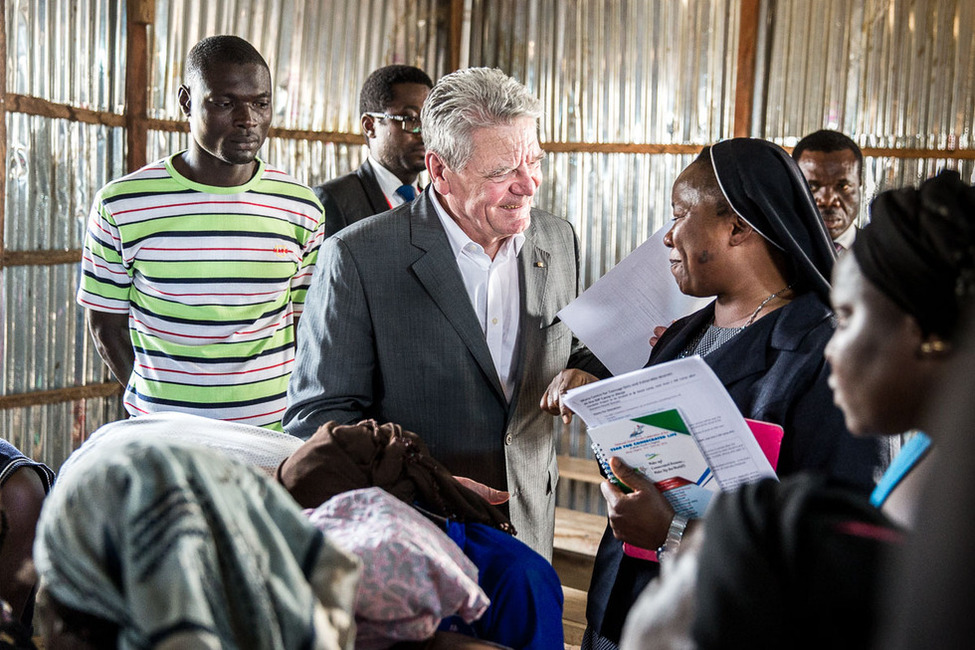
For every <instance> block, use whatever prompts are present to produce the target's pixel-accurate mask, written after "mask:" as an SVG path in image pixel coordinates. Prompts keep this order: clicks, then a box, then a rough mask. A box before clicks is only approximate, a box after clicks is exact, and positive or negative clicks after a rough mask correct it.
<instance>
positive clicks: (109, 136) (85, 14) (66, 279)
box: [0, 0, 125, 466]
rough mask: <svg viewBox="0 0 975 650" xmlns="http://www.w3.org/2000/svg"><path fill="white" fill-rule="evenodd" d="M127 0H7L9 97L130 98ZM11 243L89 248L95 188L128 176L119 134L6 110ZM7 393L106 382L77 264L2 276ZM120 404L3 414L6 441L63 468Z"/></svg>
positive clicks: (85, 104) (0, 378) (18, 247)
mask: <svg viewBox="0 0 975 650" xmlns="http://www.w3.org/2000/svg"><path fill="white" fill-rule="evenodd" d="M124 5H125V2H124V0H92V1H90V2H64V1H61V2H46V1H43V0H7V2H6V27H7V60H6V61H5V65H6V66H7V71H6V74H7V92H11V93H17V94H21V95H30V96H34V97H40V98H43V99H48V100H50V101H54V102H58V103H64V104H70V105H72V106H77V107H82V108H88V109H92V110H101V111H114V112H119V113H120V112H121V111H122V108H123V103H124V101H123V100H124V92H123V89H122V88H123V86H122V84H123V82H124V69H125V62H124V51H125V45H124V43H125V29H124V26H125V21H124ZM6 128H7V175H6V200H5V206H4V207H5V212H4V232H3V237H4V240H3V241H4V247H5V249H6V250H7V251H35V250H71V249H78V248H80V247H81V242H82V237H83V234H84V227H85V222H86V219H87V213H88V209H89V207H90V205H91V199H92V196H93V195H94V192H95V191H96V190H97V189H98V188H99V187H100V186H101V185H102V184H104V183H106V182H108V181H109V180H111V179H112V178H115V177H117V176H119V175H121V174H122V173H123V171H124V152H123V148H124V133H123V130H122V129H121V128H113V127H106V126H100V125H94V124H83V123H79V122H73V121H69V120H66V119H51V118H46V117H38V116H32V115H25V114H19V113H7V115H6ZM0 273H2V276H3V277H2V291H3V296H2V307H3V311H4V318H3V325H2V327H3V331H2V339H0V340H2V347H3V371H2V373H0V394H3V395H7V394H14V393H25V392H34V391H42V390H51V389H57V388H65V387H68V386H78V385H83V384H89V383H99V382H102V381H107V380H108V378H109V377H110V374H109V373H108V371H107V369H105V368H104V366H103V364H102V362H101V359H100V358H99V357H98V353H97V352H96V351H95V349H94V346H93V345H91V343H90V341H89V339H88V337H87V336H86V335H85V326H84V315H83V313H82V312H80V311H79V310H78V309H77V308H76V307H75V304H74V292H75V289H76V287H77V285H78V265H77V264H57V265H51V266H47V265H44V266H13V267H7V268H4V269H3V270H2V271H0ZM122 413H123V412H122V410H121V408H120V406H119V402H118V400H117V399H114V398H108V399H105V398H96V399H89V400H85V401H81V402H66V403H60V404H51V405H45V406H32V407H27V408H18V409H8V410H3V411H0V426H2V428H3V429H2V430H3V433H2V435H3V437H5V438H7V439H9V440H11V441H12V442H13V443H14V444H15V445H17V446H18V447H20V448H21V449H23V450H25V451H26V452H27V453H30V454H32V455H34V456H36V457H38V458H41V459H43V460H44V461H46V462H49V463H53V464H54V465H55V466H57V465H59V464H60V462H61V461H62V460H63V458H65V457H66V456H67V454H68V452H69V451H70V450H71V449H72V448H73V446H74V445H75V444H77V443H78V442H79V441H80V440H82V439H83V436H84V434H85V433H86V432H89V431H90V430H91V429H92V428H93V427H97V426H99V425H101V424H102V423H104V422H107V421H111V420H113V419H117V418H118V417H120V416H121V415H122Z"/></svg>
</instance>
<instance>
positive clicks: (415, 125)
mask: <svg viewBox="0 0 975 650" xmlns="http://www.w3.org/2000/svg"><path fill="white" fill-rule="evenodd" d="M366 115H368V116H369V117H374V118H376V119H377V120H393V121H395V122H398V123H399V127H400V128H401V129H403V130H404V131H406V132H407V133H412V134H413V135H419V134H420V133H422V132H423V128H422V127H421V126H420V118H418V117H413V116H412V115H390V114H389V113H366Z"/></svg>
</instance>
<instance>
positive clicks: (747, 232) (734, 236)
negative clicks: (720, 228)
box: [728, 214, 755, 246]
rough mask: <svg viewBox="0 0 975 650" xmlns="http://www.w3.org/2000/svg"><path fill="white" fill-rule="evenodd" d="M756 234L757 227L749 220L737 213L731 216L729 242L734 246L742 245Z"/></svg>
mask: <svg viewBox="0 0 975 650" xmlns="http://www.w3.org/2000/svg"><path fill="white" fill-rule="evenodd" d="M753 235H755V229H754V228H752V227H751V224H749V223H748V222H747V221H745V220H744V219H742V218H741V217H740V216H739V215H737V214H732V216H731V237H730V239H729V240H728V243H729V244H730V245H732V246H740V245H741V244H743V243H745V242H746V241H748V239H749V238H751V237H752V236H753Z"/></svg>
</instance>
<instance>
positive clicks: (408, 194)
mask: <svg viewBox="0 0 975 650" xmlns="http://www.w3.org/2000/svg"><path fill="white" fill-rule="evenodd" d="M396 193H397V194H399V195H400V196H402V197H403V198H404V199H406V202H407V203H409V202H410V201H412V200H413V199H415V198H416V188H415V187H413V186H412V185H400V186H399V187H397V188H396Z"/></svg>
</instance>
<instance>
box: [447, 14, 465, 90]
mask: <svg viewBox="0 0 975 650" xmlns="http://www.w3.org/2000/svg"><path fill="white" fill-rule="evenodd" d="M448 30H449V31H448V39H447V43H448V48H449V49H448V51H447V68H448V69H447V72H454V71H455V70H459V69H460V50H461V42H460V41H461V36H462V35H463V33H464V0H450V17H449V22H448Z"/></svg>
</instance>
